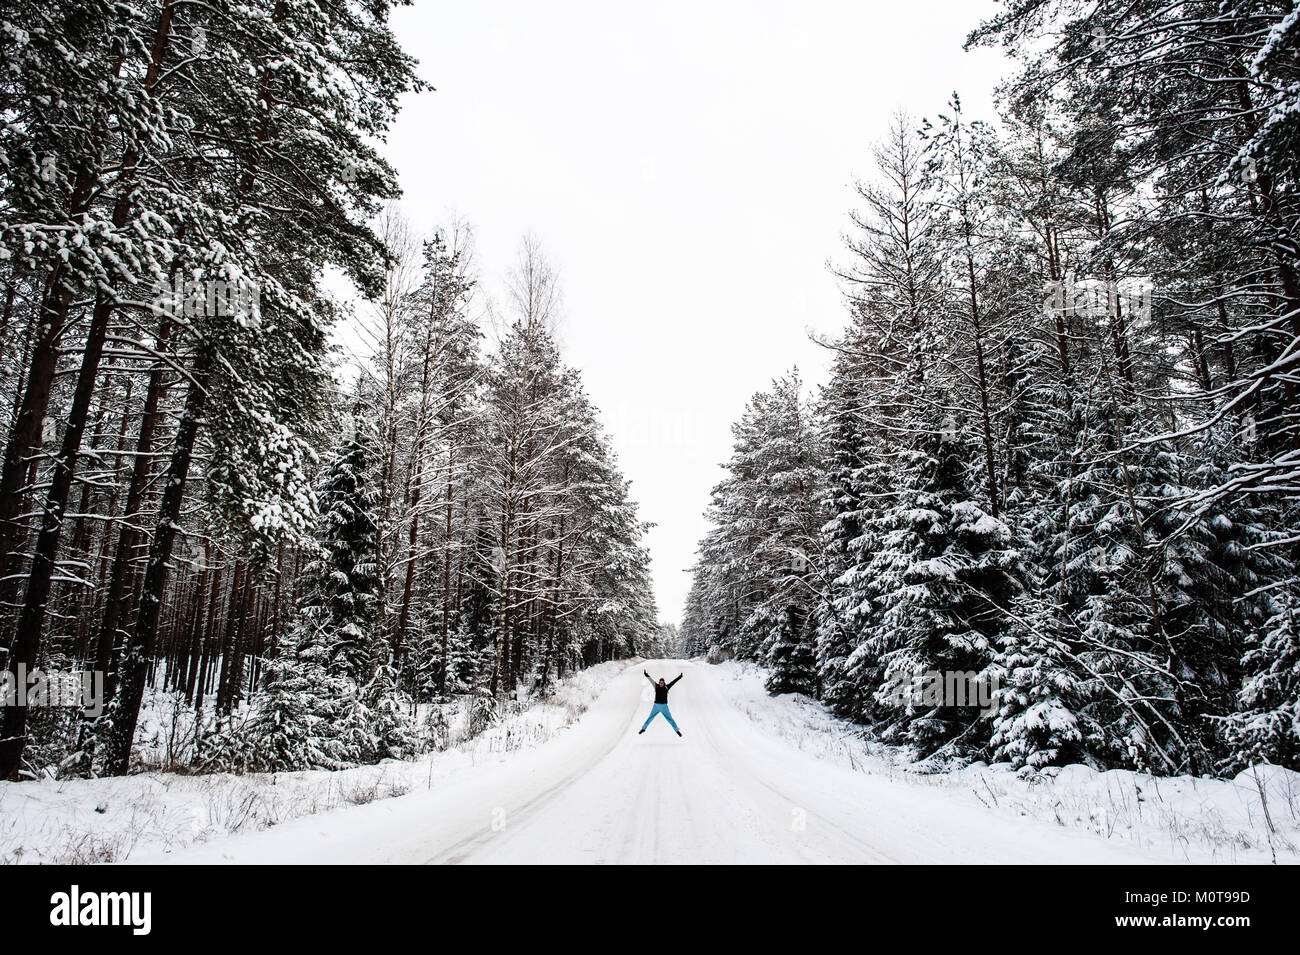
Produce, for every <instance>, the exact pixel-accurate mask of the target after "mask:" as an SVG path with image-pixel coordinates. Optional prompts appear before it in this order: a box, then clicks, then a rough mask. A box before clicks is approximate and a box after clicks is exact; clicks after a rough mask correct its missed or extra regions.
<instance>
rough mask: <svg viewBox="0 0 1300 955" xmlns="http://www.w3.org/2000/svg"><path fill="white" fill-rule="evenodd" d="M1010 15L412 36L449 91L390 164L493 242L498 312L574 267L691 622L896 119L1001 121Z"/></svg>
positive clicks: (570, 331) (673, 608)
mask: <svg viewBox="0 0 1300 955" xmlns="http://www.w3.org/2000/svg"><path fill="white" fill-rule="evenodd" d="M993 7H994V4H993V3H992V2H990V0H890V2H881V0H856V2H854V0H844V2H831V0H823V2H819V0H804V2H797V0H786V2H755V0H749V2H744V3H742V2H721V0H695V2H676V0H661V2H657V3H654V4H632V3H614V2H610V0H600V2H595V0H592V2H569V0H564V2H561V0H546V2H523V0H515V2H504V0H473V2H465V0H458V2H443V0H416V2H415V5H414V7H411V8H407V9H403V10H399V11H397V13H396V15H395V17H394V27H395V29H396V31H397V33H398V36H399V37H400V38H401V40H402V42H403V45H404V47H405V48H406V49H407V50H408V51H409V52H410V53H412V54H413V55H414V56H416V57H418V59H419V60H420V72H421V75H422V76H424V78H425V79H427V80H429V81H430V82H432V83H433V84H434V85H435V86H436V87H437V92H430V93H425V94H422V95H420V96H417V97H410V98H408V99H407V101H406V103H405V105H404V108H403V111H402V114H401V116H400V118H399V119H398V122H397V125H396V127H395V128H394V130H393V134H392V136H391V138H390V142H389V145H388V147H387V149H386V151H385V152H386V155H387V156H388V158H389V160H390V161H391V162H393V163H394V165H395V166H396V167H397V169H398V172H399V173H400V175H401V181H402V185H403V188H404V189H405V197H404V200H403V203H402V206H403V209H404V211H405V213H406V215H407V216H408V217H409V218H410V219H411V221H412V223H413V224H414V225H415V226H416V227H417V228H418V229H421V230H429V229H431V228H432V227H433V226H435V225H436V224H438V223H439V222H443V221H446V220H447V219H448V217H449V215H451V214H453V213H454V214H458V215H460V216H463V217H465V218H466V219H468V220H469V221H470V222H471V223H472V224H473V225H474V227H475V230H476V233H477V246H478V263H479V268H480V271H481V273H482V278H483V281H484V285H485V290H486V291H487V293H488V294H489V295H494V294H495V293H494V289H495V288H496V287H497V286H498V284H499V281H500V277H501V275H502V274H503V273H504V272H505V270H506V269H507V268H509V266H510V265H511V263H512V262H513V260H514V257H515V252H516V249H517V247H518V243H519V240H520V237H521V235H522V234H523V233H525V232H526V231H532V232H533V233H534V234H536V235H537V236H538V237H539V238H540V239H541V241H542V244H543V246H544V248H545V250H546V254H547V256H548V258H549V259H550V260H551V261H552V263H553V264H554V265H555V266H556V267H557V268H558V270H559V272H560V277H561V283H562V286H563V293H564V303H565V307H564V320H563V323H562V326H561V338H562V341H563V344H564V348H565V355H566V358H567V360H568V361H569V362H570V363H572V364H575V365H577V366H578V367H579V368H581V369H582V372H583V377H584V379H585V381H586V383H587V388H588V391H589V393H590V394H591V396H592V399H593V401H595V403H596V404H597V405H598V406H599V407H600V408H601V409H602V410H603V411H604V415H605V421H606V424H607V426H608V427H609V429H610V432H611V435H612V438H613V442H614V446H615V449H616V450H617V452H618V455H619V458H620V461H621V464H622V467H623V470H624V472H625V473H626V474H627V475H628V477H630V478H631V480H632V482H633V495H634V496H635V498H636V499H637V500H638V501H639V503H640V505H641V513H642V515H643V517H644V518H645V519H646V520H650V521H654V522H655V523H656V524H657V525H658V526H657V527H656V528H655V529H654V530H653V531H652V532H651V534H650V537H649V545H650V548H651V553H652V555H653V558H654V573H655V586H656V594H657V597H658V601H659V609H660V615H661V617H662V618H663V619H664V620H667V621H676V620H678V619H679V617H680V613H681V608H682V603H683V601H684V599H685V595H686V591H687V588H688V586H689V577H688V575H687V573H686V569H687V568H688V567H689V566H690V564H691V563H692V561H693V559H694V553H695V545H696V543H697V542H698V540H699V538H700V537H701V535H702V534H703V533H704V531H705V529H706V526H707V525H706V522H705V520H704V517H703V511H704V507H705V505H706V503H707V502H708V496H709V490H710V488H711V487H712V486H713V485H714V484H715V483H716V482H717V480H718V478H719V476H720V473H721V472H720V470H719V465H720V464H721V463H722V462H723V461H725V460H726V458H727V456H728V454H729V452H730V447H731V435H730V430H729V428H730V424H731V422H732V421H733V420H735V418H736V417H738V416H739V414H740V412H741V411H742V409H743V408H744V405H745V402H746V401H747V399H748V398H749V396H750V395H751V394H753V393H754V392H755V391H757V390H759V389H761V388H763V387H765V386H766V385H767V383H768V382H770V380H771V379H772V378H773V377H775V376H778V375H780V374H782V373H783V372H785V371H786V370H788V369H789V368H790V367H791V366H794V365H798V366H799V368H800V370H801V372H802V373H803V375H804V378H805V380H808V381H810V382H812V383H816V382H820V381H821V380H823V378H824V375H825V368H826V363H827V356H826V354H825V353H824V351H823V350H822V349H820V348H818V347H817V346H816V345H814V344H812V343H811V342H810V341H809V339H808V330H809V329H810V328H811V329H817V330H822V331H834V330H836V329H838V328H840V327H841V326H842V324H843V322H844V312H843V307H842V305H841V302H840V298H839V292H838V290H837V288H836V286H835V283H834V281H833V279H832V278H831V277H830V276H829V275H828V274H827V271H826V267H825V263H826V260H827V259H828V258H830V257H838V255H839V241H840V240H839V237H840V235H841V233H842V232H843V231H844V229H845V226H846V217H845V216H846V210H847V208H848V207H849V205H850V204H851V202H852V196H851V191H850V183H851V182H852V179H853V177H854V176H855V175H866V174H869V172H870V147H871V144H872V143H873V141H875V140H876V139H878V138H879V136H880V135H881V134H882V133H883V132H884V130H885V128H886V126H887V124H888V122H889V118H890V116H891V114H892V113H893V112H894V111H895V110H897V109H899V108H900V107H901V108H905V109H907V110H908V111H909V112H911V113H913V114H915V115H916V116H918V117H919V116H922V115H927V114H928V115H933V114H934V113H936V112H937V111H938V110H939V109H940V108H941V107H942V106H943V104H944V102H945V101H946V99H947V97H948V95H949V94H950V93H951V92H952V90H954V89H956V90H958V91H959V92H960V93H961V94H962V100H963V102H964V103H965V104H966V109H967V112H968V114H970V115H971V116H986V117H991V113H992V110H991V105H990V93H991V91H992V88H993V86H994V84H995V83H996V81H997V80H998V79H999V78H1000V77H1001V76H1002V74H1003V73H1005V72H1006V71H1007V66H1006V63H1005V61H1003V60H1001V58H1000V57H999V55H998V54H996V53H994V52H990V51H987V50H983V51H977V52H975V53H964V52H963V51H962V49H961V44H962V40H963V38H964V37H965V35H966V32H967V31H968V30H969V29H970V28H971V27H973V26H974V25H975V24H976V23H977V22H978V20H979V19H980V17H981V16H982V15H983V14H985V13H986V12H987V11H989V10H991V9H993Z"/></svg>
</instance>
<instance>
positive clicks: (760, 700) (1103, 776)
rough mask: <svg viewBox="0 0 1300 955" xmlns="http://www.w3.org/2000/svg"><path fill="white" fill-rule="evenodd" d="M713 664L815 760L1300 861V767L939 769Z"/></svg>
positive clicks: (1054, 816)
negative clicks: (1205, 772)
mask: <svg viewBox="0 0 1300 955" xmlns="http://www.w3.org/2000/svg"><path fill="white" fill-rule="evenodd" d="M714 669H715V671H716V672H717V677H718V679H720V680H726V681H728V682H729V683H730V684H731V686H730V688H729V691H728V695H729V696H730V697H731V698H732V699H733V701H734V702H735V704H736V705H737V706H739V707H740V708H741V709H742V710H743V711H744V712H745V714H746V716H748V718H749V719H750V720H752V721H753V722H754V723H756V724H758V725H760V726H761V727H763V728H764V729H766V730H767V731H768V732H769V733H772V734H775V735H778V736H780V737H782V738H784V739H785V740H786V741H787V742H789V743H790V744H792V745H794V746H795V747H796V748H798V749H800V750H802V751H804V752H806V753H810V754H812V755H814V756H816V757H818V758H819V759H824V760H828V761H831V762H834V763H837V764H840V765H845V766H849V767H851V768H852V769H855V770H857V771H859V772H863V773H869V774H875V775H884V776H887V777H889V778H890V779H891V780H898V781H902V782H906V783H909V784H912V785H916V786H926V787H938V788H942V789H947V790H950V791H951V792H952V794H953V795H954V797H958V798H963V799H968V800H976V801H978V802H979V803H981V804H983V805H985V806H987V807H989V808H991V809H994V810H998V811H1001V812H1006V813H1011V814H1015V815H1019V816H1023V817H1029V818H1033V819H1038V820H1043V821H1048V822H1053V823H1055V824H1057V825H1059V826H1062V827H1064V828H1067V829H1078V830H1088V831H1092V832H1095V833H1098V834H1099V835H1102V836H1104V837H1105V838H1107V839H1113V840H1118V841H1121V842H1123V843H1127V844H1128V845H1130V846H1132V847H1133V848H1136V849H1138V850H1139V851H1142V852H1144V853H1146V854H1148V855H1151V856H1153V857H1155V858H1161V857H1163V858H1164V859H1165V860H1167V861H1170V862H1179V861H1181V862H1193V863H1214V862H1225V863H1269V862H1278V863H1300V773H1294V772H1291V771H1290V770H1286V769H1282V768H1281V767H1278V766H1269V765H1261V766H1257V767H1254V768H1253V769H1251V770H1247V771H1245V772H1243V773H1241V774H1240V775H1238V776H1237V777H1236V778H1235V779H1212V778H1210V777H1202V778H1198V777H1194V776H1176V777H1159V776H1151V775H1148V774H1146V773H1135V772H1131V771H1128V770H1110V771H1107V772H1098V771H1097V770H1094V769H1090V768H1088V767H1086V766H1080V765H1073V766H1066V767H1064V768H1061V769H1059V770H1049V771H1046V772H1044V773H1042V774H1039V775H1038V776H1035V777H1032V778H1029V779H1025V778H1022V777H1020V776H1019V775H1018V774H1017V773H1016V772H1014V771H1013V770H1012V768H1011V767H1010V766H1009V765H1007V764H996V765H992V766H990V765H986V764H984V763H973V764H971V765H969V766H966V767H964V768H962V769H959V770H956V771H953V772H943V773H935V772H932V771H928V770H927V769H923V768H922V767H920V766H918V765H917V764H916V763H913V762H911V761H909V759H908V757H907V755H906V754H905V753H904V751H903V750H901V749H899V748H896V747H891V746H886V745H884V744H881V743H877V742H873V741H871V740H869V739H867V738H866V736H865V734H864V731H863V729H862V727H860V726H857V725H856V724H853V723H850V722H847V721H845V720H841V719H839V718H837V717H835V716H833V715H832V714H831V713H829V712H828V711H827V710H826V709H825V708H824V707H823V706H822V705H821V704H819V703H817V702H815V701H813V700H810V699H809V698H807V697H805V696H801V695H798V694H785V695H782V696H779V697H775V698H773V697H770V696H768V695H767V692H766V690H765V689H764V685H763V682H764V679H765V676H766V674H765V672H764V671H763V670H762V669H761V668H759V667H756V666H753V665H752V664H747V663H738V662H728V663H724V664H720V665H718V666H717V667H715V668H714Z"/></svg>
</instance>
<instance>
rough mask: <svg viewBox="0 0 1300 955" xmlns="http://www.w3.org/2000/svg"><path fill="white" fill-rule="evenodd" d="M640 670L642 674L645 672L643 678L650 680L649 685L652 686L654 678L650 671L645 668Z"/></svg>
mask: <svg viewBox="0 0 1300 955" xmlns="http://www.w3.org/2000/svg"><path fill="white" fill-rule="evenodd" d="M641 672H642V673H644V674H645V678H646V679H647V680H649V681H650V685H651V686H654V685H655V678H654V677H652V676H651V675H650V673H649V672H648V671H646V670H642V671H641Z"/></svg>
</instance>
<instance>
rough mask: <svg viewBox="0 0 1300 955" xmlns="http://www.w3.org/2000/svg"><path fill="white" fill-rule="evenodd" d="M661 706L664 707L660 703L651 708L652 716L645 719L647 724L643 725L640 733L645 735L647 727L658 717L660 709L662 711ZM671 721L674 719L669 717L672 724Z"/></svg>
mask: <svg viewBox="0 0 1300 955" xmlns="http://www.w3.org/2000/svg"><path fill="white" fill-rule="evenodd" d="M661 706H662V704H660V703H656V704H655V705H654V706H652V707H650V715H649V716H647V717H646V718H645V722H644V723H642V724H641V730H640V732H642V733H644V732H645V730H646V727H647V726H649V725H650V721H651V720H653V719H654V718H655V717H656V716H658V715H659V709H660V707H661ZM671 721H672V718H671V717H669V722H671Z"/></svg>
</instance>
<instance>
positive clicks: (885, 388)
mask: <svg viewBox="0 0 1300 955" xmlns="http://www.w3.org/2000/svg"><path fill="white" fill-rule="evenodd" d="M969 44H970V45H972V46H975V45H1000V46H1001V47H1002V48H1004V49H1005V50H1006V51H1007V52H1008V53H1009V54H1010V55H1011V56H1012V57H1013V59H1014V61H1015V62H1016V64H1017V71H1016V72H1015V74H1014V75H1012V76H1011V77H1010V78H1008V79H1007V80H1006V81H1005V83H1004V84H1003V85H1002V86H1001V87H1000V88H999V91H998V98H997V102H998V109H999V116H998V120H999V122H998V123H997V124H995V125H990V124H985V123H982V122H980V121H977V120H973V119H971V118H969V117H968V116H967V115H966V113H965V111H964V110H963V108H962V104H961V102H960V100H959V99H958V98H957V97H956V95H954V96H953V98H952V100H951V101H950V102H949V103H948V104H947V106H946V108H945V109H944V110H943V111H942V112H941V113H940V114H938V115H937V117H936V118H935V119H934V120H933V121H925V122H922V123H916V122H913V121H912V120H911V119H909V118H908V117H906V116H900V117H898V118H896V120H895V121H894V123H893V124H892V126H891V128H890V130H889V132H888V134H887V135H886V136H885V137H884V138H883V140H882V142H881V143H880V145H879V147H878V149H877V150H876V153H875V156H874V166H875V172H874V175H873V176H871V177H870V178H869V179H868V180H866V181H863V182H860V183H859V184H858V185H857V189H856V200H857V203H856V206H855V208H854V210H853V212H852V214H851V226H852V227H851V229H850V231H849V234H848V235H847V236H846V255H845V256H844V259H845V261H844V262H843V263H842V264H839V265H836V266H833V269H834V271H835V273H836V275H837V277H838V279H839V280H840V281H841V283H842V286H843V288H844V291H845V298H846V303H847V306H848V312H849V318H848V327H847V328H846V329H845V331H844V332H843V333H842V334H841V335H839V336H838V337H836V338H834V339H833V340H829V341H826V342H824V344H825V345H826V346H827V347H828V348H829V349H831V350H832V354H833V360H832V368H831V372H830V378H829V381H828V382H827V384H826V385H825V386H824V387H823V388H821V389H819V390H818V391H817V392H816V393H811V394H810V393H808V390H807V389H806V388H805V387H804V386H803V385H802V383H801V382H800V380H799V378H798V376H797V374H790V375H787V376H785V377H782V378H780V379H778V380H776V381H775V382H774V383H773V385H772V386H771V388H770V389H768V390H765V391H764V392H762V393H760V394H758V395H755V396H754V398H753V399H752V400H751V402H750V404H749V405H748V407H747V409H746V411H745V413H744V415H743V416H742V418H741V419H740V421H738V422H737V423H736V425H735V426H734V429H733V431H734V438H735V443H734V449H733V452H732V456H731V458H730V460H729V461H728V462H727V474H726V477H725V478H724V479H723V481H722V482H721V483H720V484H719V485H718V486H717V487H716V488H715V489H714V491H713V495H712V502H711V505H710V510H709V514H710V517H711V519H712V529H711V530H710V532H709V534H708V535H707V536H706V537H705V539H704V540H703V541H702V542H701V544H700V549H699V559H698V562H697V565H696V567H695V571H694V580H693V586H692V589H691V592H690V596H689V600H688V606H687V611H686V616H685V619H684V621H683V628H682V629H683V635H684V638H685V639H686V640H687V642H688V645H689V647H690V648H691V649H692V650H695V651H699V652H706V651H712V652H714V653H723V654H726V653H730V654H735V655H738V656H740V657H742V658H746V659H752V660H757V661H760V662H763V663H765V664H766V665H767V666H768V667H769V668H770V671H769V672H770V677H769V687H770V689H771V690H772V691H773V692H788V691H799V692H804V693H808V694H810V695H813V696H816V697H817V698H818V699H821V700H823V701H825V702H826V703H827V704H829V705H830V706H831V707H832V708H833V709H834V710H835V711H836V712H838V713H840V714H842V715H844V716H847V717H849V718H851V719H853V720H856V721H859V722H861V723H864V724H866V725H867V726H869V727H870V728H871V730H872V732H873V733H874V734H876V735H877V736H878V738H881V739H884V740H887V741H891V742H895V743H898V744H902V745H905V746H907V747H910V748H911V750H912V752H914V753H915V754H916V755H917V756H918V757H919V758H923V759H927V760H931V761H934V762H936V763H937V762H942V761H948V760H968V759H989V760H998V761H1005V762H1010V763H1012V764H1013V765H1015V766H1017V767H1020V768H1021V769H1023V770H1024V771H1027V772H1032V771H1036V770H1039V769H1042V768H1044V767H1048V766H1058V765H1062V764H1065V763H1072V762H1083V763H1087V764H1090V765H1093V766H1097V767H1128V768H1135V769H1141V770H1147V771H1151V772H1155V773H1160V774H1177V773H1206V772H1234V771H1236V770H1237V769H1239V768H1241V767H1242V766H1245V765H1249V764H1251V763H1254V762H1258V761H1269V762H1274V763H1279V764H1282V765H1286V766H1289V767H1291V768H1300V640H1298V638H1297V635H1296V617H1295V614H1296V607H1297V602H1296V596H1297V579H1296V570H1295V565H1296V560H1297V553H1296V543H1297V535H1296V530H1295V529H1296V527H1297V517H1296V510H1295V508H1296V493H1295V492H1296V488H1297V483H1296V479H1297V476H1298V475H1300V471H1297V466H1296V461H1297V458H1296V449H1297V447H1300V417H1298V416H1297V411H1300V406H1298V405H1297V391H1296V379H1295V362H1296V356H1297V354H1300V284H1298V282H1297V274H1298V273H1297V269H1300V244H1298V242H1297V240H1298V239H1300V208H1298V207H1297V203H1296V195H1297V193H1296V189H1297V182H1298V178H1297V173H1298V172H1300V168H1298V166H1297V163H1298V162H1300V148H1298V147H1300V125H1298V124H1300V119H1297V117H1300V112H1298V111H1297V107H1298V106H1300V93H1298V92H1297V91H1298V90H1300V57H1298V56H1297V53H1298V51H1300V47H1298V44H1300V22H1298V21H1297V18H1296V16H1295V13H1294V10H1293V4H1291V3H1289V2H1287V3H1282V2H1263V0H1242V2H1233V3H1218V2H1189V3H1181V4H1174V5H1169V4H1161V3H1155V2H1136V3H1134V2H1122V3H1121V2H1109V0H1101V2H1098V3H1090V4H1086V5H1081V4H1073V3H1067V2H1053V3H1042V2H1038V0H1013V2H1010V3H1008V4H1006V5H1005V10H1004V11H1003V12H1001V13H1000V14H999V15H998V16H996V17H993V18H991V19H990V20H988V21H987V22H985V23H983V24H981V25H980V26H979V27H978V28H977V29H976V30H974V31H973V32H972V33H971V35H970V39H969ZM952 673H962V674H970V675H973V676H974V677H976V678H977V679H978V680H979V681H981V682H982V683H984V684H986V685H989V686H992V687H993V688H994V695H993V702H992V705H990V706H976V705H971V701H970V700H955V701H954V700H952V699H947V698H940V697H938V696H932V697H927V696H926V694H925V693H920V692H917V687H918V683H919V682H920V681H923V679H924V678H925V676H926V675H927V674H952Z"/></svg>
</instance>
